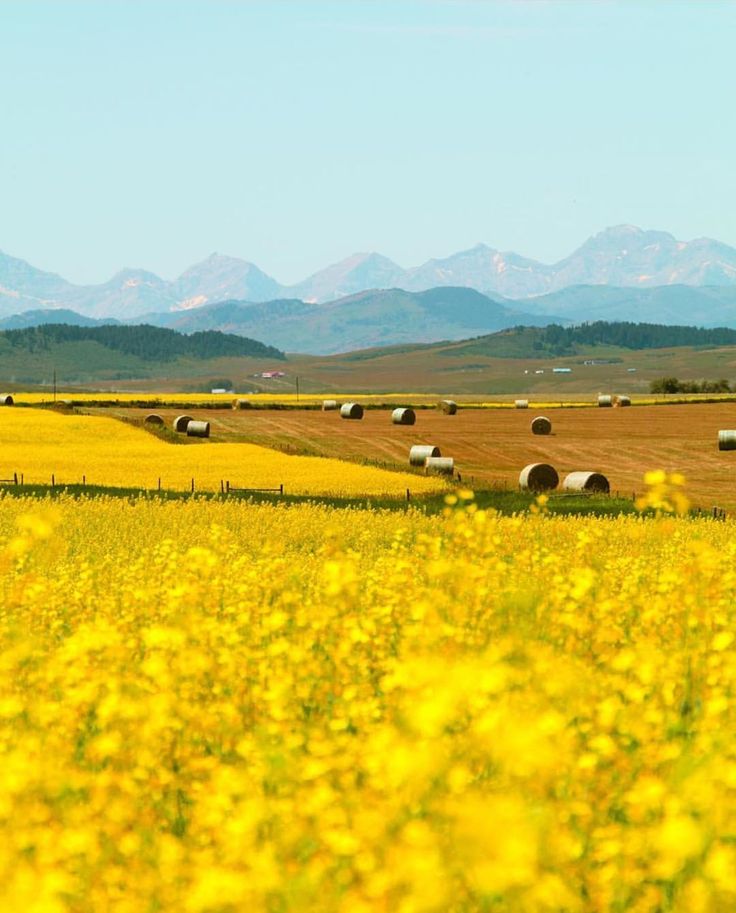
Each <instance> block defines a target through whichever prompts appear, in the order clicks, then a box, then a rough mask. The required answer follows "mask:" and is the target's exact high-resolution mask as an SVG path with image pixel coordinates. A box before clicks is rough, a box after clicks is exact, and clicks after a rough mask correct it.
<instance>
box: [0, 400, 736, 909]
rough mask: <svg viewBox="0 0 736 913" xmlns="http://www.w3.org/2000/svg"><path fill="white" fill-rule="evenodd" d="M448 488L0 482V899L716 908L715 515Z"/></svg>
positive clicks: (719, 727)
mask: <svg viewBox="0 0 736 913" xmlns="http://www.w3.org/2000/svg"><path fill="white" fill-rule="evenodd" d="M64 420H65V421H68V419H67V418H65V419H64ZM222 446H224V445H222ZM180 449H191V448H180ZM650 482H651V483H652V484H653V486H654V488H653V492H652V497H651V498H650V499H649V503H650V504H651V505H652V506H656V505H657V504H664V501H665V499H666V498H668V497H669V496H670V495H671V494H672V491H674V497H673V498H671V500H673V501H674V503H676V498H677V497H679V495H678V492H679V487H680V486H679V483H680V482H681V480H680V479H677V478H674V479H670V480H668V479H667V478H666V477H665V476H664V475H663V474H658V475H653V476H651V477H650ZM670 483H671V484H670ZM460 496H461V499H460V505H459V506H457V507H455V508H452V509H449V508H448V511H447V514H446V515H445V516H438V517H426V516H425V515H423V514H421V513H420V512H418V511H413V510H409V511H408V512H406V513H404V512H380V511H363V510H338V509H332V508H326V507H319V506H304V505H302V506H298V507H279V506H253V505H243V504H238V503H217V502H206V503H205V502H196V501H177V502H151V501H146V500H140V501H137V502H133V503H130V502H129V501H128V500H112V499H107V498H99V499H93V500H82V501H79V502H75V501H73V500H72V499H70V498H66V497H64V496H62V497H61V498H59V499H58V500H56V501H50V500H49V501H40V502H39V501H33V500H32V499H25V498H18V499H15V498H4V499H2V500H0V593H1V595H0V605H1V606H2V610H1V611H0V664H2V675H1V676H0V763H1V764H2V772H3V775H2V777H0V909H2V910H8V911H23V913H107V911H110V913H113V911H114V913H140V911H160V913H241V911H242V913H250V911H268V913H271V911H279V913H280V911H285V913H287V911H288V913H291V911H294V913H310V911H315V913H333V911H334V913H374V911H376V913H378V911H380V913H420V911H426V913H446V911H454V913H467V911H499V913H551V911H559V913H562V911H580V913H589V911H591V913H604V911H605V913H624V911H625V913H670V911H681V913H721V911H727V910H731V909H734V908H736V745H735V744H734V741H733V737H732V733H733V729H734V725H736V700H735V699H736V639H735V638H734V626H735V624H736V617H735V615H736V598H735V597H736V571H734V559H735V558H736V544H735V543H736V537H735V536H734V526H733V524H732V523H731V522H725V523H718V522H715V521H708V520H684V519H676V518H674V517H673V518H670V517H666V516H665V517H661V518H659V519H654V520H643V519H639V518H628V519H626V518H619V519H617V520H594V519H590V518H566V519H562V518H552V517H548V516H545V514H544V507H543V505H542V504H540V507H539V508H538V511H537V513H536V514H532V515H526V516H514V517H507V518H503V517H500V516H498V515H496V514H494V513H492V512H483V511H479V510H473V503H472V500H470V495H469V493H466V492H461V493H460ZM450 500H454V498H450ZM463 504H464V505H465V506H462V505H463ZM683 506H684V505H682V504H681V505H680V507H683Z"/></svg>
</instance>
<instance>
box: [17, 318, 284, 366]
mask: <svg viewBox="0 0 736 913" xmlns="http://www.w3.org/2000/svg"><path fill="white" fill-rule="evenodd" d="M0 338H2V339H5V340H7V342H8V343H10V345H11V346H14V347H16V348H21V349H25V350H27V351H29V352H39V351H45V350H47V349H49V348H51V347H52V346H54V345H60V344H62V343H69V342H97V343H99V344H100V345H102V346H105V347H106V348H108V349H114V350H116V351H118V352H123V353H125V354H126V355H135V356H137V357H138V358H141V359H142V360H143V361H173V360H174V359H176V358H182V357H188V358H201V359H207V358H223V357H230V356H240V357H250V358H271V359H278V360H279V361H283V360H284V359H285V358H286V356H285V355H284V353H283V352H281V351H280V350H279V349H276V348H274V347H273V346H267V345H264V343H262V342H258V341H256V340H255V339H249V338H248V337H246V336H235V335H234V334H233V333H221V332H219V330H202V331H199V332H196V333H190V334H184V333H178V332H177V331H176V330H169V329H165V328H164V327H154V326H150V325H148V324H138V325H136V326H100V327H78V326H72V325H70V324H66V323H47V324H43V325H42V326H37V327H25V328H23V329H20V330H3V331H2V332H0Z"/></svg>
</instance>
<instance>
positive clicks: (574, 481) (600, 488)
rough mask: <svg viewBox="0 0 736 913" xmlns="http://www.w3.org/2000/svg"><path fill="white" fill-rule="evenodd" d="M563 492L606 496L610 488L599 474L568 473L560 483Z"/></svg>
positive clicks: (605, 479)
mask: <svg viewBox="0 0 736 913" xmlns="http://www.w3.org/2000/svg"><path fill="white" fill-rule="evenodd" d="M562 487H563V488H564V489H565V491H597V492H603V493H605V494H608V492H609V491H610V490H611V486H610V485H609V484H608V479H607V478H606V477H605V476H604V475H601V473H600V472H570V473H568V474H567V475H566V476H565V481H564V482H563V483H562Z"/></svg>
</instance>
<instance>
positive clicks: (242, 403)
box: [233, 399, 253, 409]
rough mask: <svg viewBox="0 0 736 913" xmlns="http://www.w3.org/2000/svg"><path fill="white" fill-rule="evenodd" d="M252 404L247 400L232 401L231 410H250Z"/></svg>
mask: <svg viewBox="0 0 736 913" xmlns="http://www.w3.org/2000/svg"><path fill="white" fill-rule="evenodd" d="M252 408H253V404H252V403H251V402H250V400H247V399H234V400H233V409H252Z"/></svg>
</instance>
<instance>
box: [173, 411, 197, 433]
mask: <svg viewBox="0 0 736 913" xmlns="http://www.w3.org/2000/svg"><path fill="white" fill-rule="evenodd" d="M193 421H194V419H193V418H192V417H191V415H177V417H176V418H175V419H174V426H173V427H174V431H178V432H179V434H186V431H187V425H188V424H189V422H193Z"/></svg>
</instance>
